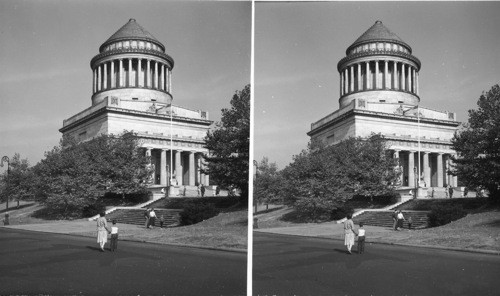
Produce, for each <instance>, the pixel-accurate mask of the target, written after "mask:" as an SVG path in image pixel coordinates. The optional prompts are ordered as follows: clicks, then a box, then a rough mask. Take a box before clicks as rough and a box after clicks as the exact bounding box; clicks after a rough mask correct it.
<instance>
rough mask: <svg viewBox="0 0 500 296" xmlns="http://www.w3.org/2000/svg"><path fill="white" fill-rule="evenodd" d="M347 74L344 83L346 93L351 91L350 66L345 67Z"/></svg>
mask: <svg viewBox="0 0 500 296" xmlns="http://www.w3.org/2000/svg"><path fill="white" fill-rule="evenodd" d="M344 71H345V74H344V78H345V85H344V92H345V93H346V94H348V93H349V68H345V70H344Z"/></svg>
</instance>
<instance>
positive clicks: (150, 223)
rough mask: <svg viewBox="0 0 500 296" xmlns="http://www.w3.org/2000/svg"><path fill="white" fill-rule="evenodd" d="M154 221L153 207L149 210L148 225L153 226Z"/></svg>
mask: <svg viewBox="0 0 500 296" xmlns="http://www.w3.org/2000/svg"><path fill="white" fill-rule="evenodd" d="M155 221H156V213H155V209H151V211H150V212H149V226H151V228H155ZM149 226H148V228H149Z"/></svg>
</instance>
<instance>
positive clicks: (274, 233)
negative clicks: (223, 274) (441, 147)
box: [254, 230, 500, 256]
mask: <svg viewBox="0 0 500 296" xmlns="http://www.w3.org/2000/svg"><path fill="white" fill-rule="evenodd" d="M254 232H259V233H265V234H272V235H284V236H295V237H307V238H315V239H323V240H336V241H343V240H342V239H339V238H335V237H332V238H330V237H328V236H311V235H301V234H286V233H276V232H267V231H265V232H264V231H258V230H254ZM366 243H369V244H379V245H392V246H401V247H413V248H426V249H437V250H446V251H457V252H465V253H480V254H488V255H497V256H498V255H500V251H495V250H481V249H465V248H453V247H442V246H435V245H415V244H404V243H394V242H384V241H378V240H376V241H367V242H366Z"/></svg>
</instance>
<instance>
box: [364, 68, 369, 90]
mask: <svg viewBox="0 0 500 296" xmlns="http://www.w3.org/2000/svg"><path fill="white" fill-rule="evenodd" d="M365 63H366V75H365V78H366V89H367V90H368V89H370V62H365Z"/></svg>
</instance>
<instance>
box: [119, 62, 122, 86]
mask: <svg viewBox="0 0 500 296" xmlns="http://www.w3.org/2000/svg"><path fill="white" fill-rule="evenodd" d="M119 76H120V81H119V86H120V87H122V86H123V59H120V74H119Z"/></svg>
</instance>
